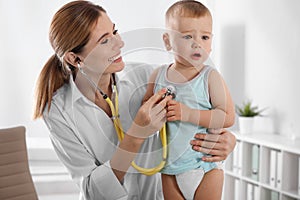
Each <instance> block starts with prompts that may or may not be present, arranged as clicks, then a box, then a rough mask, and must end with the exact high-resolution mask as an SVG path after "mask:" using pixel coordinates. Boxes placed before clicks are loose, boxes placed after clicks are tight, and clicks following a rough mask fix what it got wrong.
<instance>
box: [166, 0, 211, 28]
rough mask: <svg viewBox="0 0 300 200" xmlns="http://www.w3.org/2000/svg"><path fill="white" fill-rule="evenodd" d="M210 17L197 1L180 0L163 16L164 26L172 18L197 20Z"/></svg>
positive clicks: (206, 9)
mask: <svg viewBox="0 0 300 200" xmlns="http://www.w3.org/2000/svg"><path fill="white" fill-rule="evenodd" d="M206 15H208V16H211V13H210V11H209V10H208V8H207V7H206V6H204V5H203V4H202V3H200V2H199V1H194V0H181V1H177V2H176V3H174V4H173V5H172V6H171V7H169V9H168V10H167V12H166V14H165V19H166V24H168V22H169V20H170V18H172V17H177V16H179V17H191V18H198V17H203V16H206Z"/></svg>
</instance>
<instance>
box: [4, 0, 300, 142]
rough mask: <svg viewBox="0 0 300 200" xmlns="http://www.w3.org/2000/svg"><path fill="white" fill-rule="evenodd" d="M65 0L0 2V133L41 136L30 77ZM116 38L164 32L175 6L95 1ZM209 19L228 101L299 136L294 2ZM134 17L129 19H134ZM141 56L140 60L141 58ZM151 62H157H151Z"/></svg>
mask: <svg viewBox="0 0 300 200" xmlns="http://www.w3.org/2000/svg"><path fill="white" fill-rule="evenodd" d="M66 2H68V1H67V0H47V1H40V0H26V1H25V0H23V1H22V0H11V1H5V0H0V26H1V31H0V44H1V48H0V94H1V98H0V128H1V127H7V126H14V125H16V124H23V125H26V127H27V130H28V134H29V135H30V136H47V134H48V130H47V129H46V128H45V125H44V124H43V122H42V121H41V120H37V121H32V120H31V116H32V102H33V89H34V85H35V81H36V78H37V76H38V74H39V72H40V70H41V68H42V66H43V65H44V63H45V62H46V60H47V59H48V57H49V56H50V55H51V54H52V53H53V51H52V49H51V48H50V44H49V42H48V29H49V24H50V20H51V18H52V16H53V14H54V13H55V12H56V11H57V9H58V8H59V7H60V6H62V5H63V4H64V3H66ZM94 2H96V3H99V4H101V5H103V7H104V8H105V9H106V10H107V12H108V14H109V16H110V17H111V18H112V20H113V21H114V22H115V23H116V24H117V28H118V29H119V31H120V32H121V33H123V34H124V33H128V32H131V31H133V30H136V29H141V28H149V27H150V28H151V27H152V28H153V27H155V28H163V23H164V22H163V15H164V12H165V10H166V9H167V7H168V6H169V5H171V4H172V3H173V2H175V0H167V1H166V0H164V1H161V0H151V1H150V0H149V1H148V0H142V1H141V0H124V1H120V0H102V1H94ZM207 2H208V4H207V5H208V7H209V8H210V9H211V11H212V14H213V17H214V29H215V31H214V35H215V36H214V44H213V61H214V63H216V65H217V66H219V67H220V70H221V72H222V74H223V76H224V77H225V79H226V81H227V83H228V85H229V87H230V89H231V92H232V95H233V97H234V100H235V102H236V103H241V102H242V101H243V100H244V99H245V98H249V99H252V100H253V102H254V103H255V104H258V105H260V106H262V107H268V108H269V109H268V111H267V113H266V114H268V117H269V118H270V119H271V120H272V121H273V124H274V126H272V127H269V126H268V127H267V129H268V130H272V129H274V130H275V131H276V132H277V133H279V134H283V135H287V136H290V137H291V136H292V135H294V136H299V137H300V131H299V130H300V120H299V117H297V114H298V113H299V111H300V109H299V108H298V106H297V103H298V102H300V94H299V85H300V84H299V82H300V79H299V78H298V74H299V72H300V70H299V67H300V61H299V59H298V57H299V56H298V55H299V50H300V40H299V39H298V37H299V35H300V26H299V24H300V23H299V19H300V14H299V13H298V12H297V11H299V10H300V1H298V0H288V1H282V0H264V1H258V0H251V1H250V0H227V1H211V0H210V1H207ZM133 13H134V14H133ZM152 53H153V52H151V51H149V52H143V55H140V54H141V52H138V51H136V52H134V53H131V54H130V55H126V58H127V60H140V61H146V62H148V61H149V62H155V63H156V62H157V63H159V62H166V61H168V60H169V59H170V57H165V54H163V53H158V52H157V51H155V52H154V53H155V56H150V54H151V55H152ZM145 54H146V55H145ZM153 57H155V58H156V59H154V60H153Z"/></svg>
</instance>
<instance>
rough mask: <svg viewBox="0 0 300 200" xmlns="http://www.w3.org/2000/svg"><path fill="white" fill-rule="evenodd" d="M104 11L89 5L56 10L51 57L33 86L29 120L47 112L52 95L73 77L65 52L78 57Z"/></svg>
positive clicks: (82, 3)
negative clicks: (34, 86) (33, 101)
mask: <svg viewBox="0 0 300 200" xmlns="http://www.w3.org/2000/svg"><path fill="white" fill-rule="evenodd" d="M101 12H103V13H105V10H104V9H103V8H102V7H100V6H98V5H95V4H93V3H91V2H89V1H72V2H70V3H67V4H66V5H64V6H63V7H62V8H60V9H59V10H58V11H57V12H56V13H55V15H54V16H53V19H52V22H51V26H50V32H49V40H50V43H51V46H52V48H53V49H54V51H55V54H54V55H53V56H51V57H50V59H49V60H48V61H47V63H46V64H45V66H44V67H43V69H42V71H41V73H40V75H39V78H38V80H37V84H36V91H35V108H34V114H33V118H34V119H37V118H40V117H42V116H43V113H44V111H45V109H46V106H47V110H48V111H49V110H50V107H51V102H52V97H53V94H54V93H55V91H56V90H57V89H59V88H60V87H62V86H63V85H64V84H68V83H69V80H70V74H71V73H73V75H75V74H76V71H77V69H76V66H71V65H70V64H68V63H66V61H65V60H64V55H65V54H66V53H67V52H73V53H75V54H80V53H81V52H82V51H83V48H84V46H85V45H86V44H87V43H88V41H89V39H90V32H91V30H92V28H93V27H94V26H95V24H96V23H97V21H98V19H99V17H100V16H101Z"/></svg>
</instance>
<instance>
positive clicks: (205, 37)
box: [202, 35, 210, 40]
mask: <svg viewBox="0 0 300 200" xmlns="http://www.w3.org/2000/svg"><path fill="white" fill-rule="evenodd" d="M209 39H210V37H209V36H207V35H203V36H202V40H209Z"/></svg>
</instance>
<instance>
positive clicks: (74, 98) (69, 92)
mask: <svg viewBox="0 0 300 200" xmlns="http://www.w3.org/2000/svg"><path fill="white" fill-rule="evenodd" d="M116 82H117V88H118V90H119V88H120V87H119V86H120V85H122V84H124V83H126V82H130V81H129V80H128V79H124V80H119V77H118V75H117V74H116ZM65 92H66V97H65V98H66V102H68V103H67V104H66V105H65V107H64V108H65V110H69V109H70V108H72V106H73V105H74V104H76V103H77V102H78V101H80V100H82V101H83V102H85V103H86V104H88V105H90V106H96V104H95V103H94V102H91V101H90V100H89V99H88V98H87V97H86V96H84V95H83V94H82V93H81V92H80V90H79V89H78V87H77V86H76V84H75V81H74V79H73V75H70V80H69V84H68V86H67V89H66V91H65Z"/></svg>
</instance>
